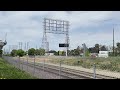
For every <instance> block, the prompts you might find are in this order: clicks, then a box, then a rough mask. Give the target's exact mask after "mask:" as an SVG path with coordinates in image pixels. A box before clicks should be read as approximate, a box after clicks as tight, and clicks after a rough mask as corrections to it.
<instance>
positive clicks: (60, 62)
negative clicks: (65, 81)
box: [59, 60, 61, 79]
mask: <svg viewBox="0 0 120 90" xmlns="http://www.w3.org/2000/svg"><path fill="white" fill-rule="evenodd" d="M59 78H60V79H61V60H60V66H59Z"/></svg>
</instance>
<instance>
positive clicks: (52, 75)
mask: <svg viewBox="0 0 120 90" xmlns="http://www.w3.org/2000/svg"><path fill="white" fill-rule="evenodd" d="M3 58H4V59H5V60H7V61H8V62H9V63H11V64H13V65H14V67H16V68H19V69H21V70H23V71H26V72H29V73H30V74H32V75H34V76H36V77H38V78H43V79H67V78H69V79H70V78H73V79H89V78H92V79H110V78H111V79H119V78H120V59H119V57H118V58H90V57H87V58H82V57H72V56H71V57H65V56H25V57H21V58H19V57H7V56H3Z"/></svg>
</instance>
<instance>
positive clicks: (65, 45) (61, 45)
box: [59, 43, 69, 47]
mask: <svg viewBox="0 0 120 90" xmlns="http://www.w3.org/2000/svg"><path fill="white" fill-rule="evenodd" d="M59 47H69V44H65V43H61V44H59Z"/></svg>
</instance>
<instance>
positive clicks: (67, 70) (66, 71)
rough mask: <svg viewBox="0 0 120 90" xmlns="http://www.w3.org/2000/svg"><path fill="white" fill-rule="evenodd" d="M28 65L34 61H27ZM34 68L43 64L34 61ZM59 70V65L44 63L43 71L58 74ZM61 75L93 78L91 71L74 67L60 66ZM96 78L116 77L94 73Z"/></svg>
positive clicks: (75, 77) (32, 64)
mask: <svg viewBox="0 0 120 90" xmlns="http://www.w3.org/2000/svg"><path fill="white" fill-rule="evenodd" d="M29 65H31V66H34V63H33V62H31V63H29ZM35 68H38V69H40V68H41V69H43V64H42V63H36V65H35ZM59 70H60V67H59V66H53V65H49V64H45V65H44V71H47V72H51V73H54V74H58V75H59V73H58V72H59ZM61 76H63V77H64V76H65V77H67V78H70V79H93V73H90V72H85V71H80V70H75V69H70V68H66V67H61ZM96 79H116V78H115V77H110V76H105V75H100V74H96Z"/></svg>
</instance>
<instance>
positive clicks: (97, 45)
mask: <svg viewBox="0 0 120 90" xmlns="http://www.w3.org/2000/svg"><path fill="white" fill-rule="evenodd" d="M95 53H99V44H95Z"/></svg>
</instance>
